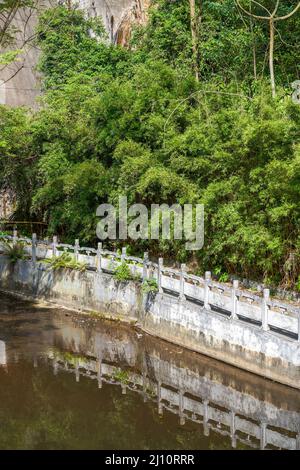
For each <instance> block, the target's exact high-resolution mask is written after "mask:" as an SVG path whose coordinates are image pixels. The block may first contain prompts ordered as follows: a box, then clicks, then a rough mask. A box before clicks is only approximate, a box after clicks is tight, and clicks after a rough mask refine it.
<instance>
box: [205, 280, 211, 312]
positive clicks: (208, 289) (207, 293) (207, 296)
mask: <svg viewBox="0 0 300 470" xmlns="http://www.w3.org/2000/svg"><path fill="white" fill-rule="evenodd" d="M210 282H211V272H210V271H206V272H205V285H204V308H205V309H206V310H210V305H209V291H210Z"/></svg>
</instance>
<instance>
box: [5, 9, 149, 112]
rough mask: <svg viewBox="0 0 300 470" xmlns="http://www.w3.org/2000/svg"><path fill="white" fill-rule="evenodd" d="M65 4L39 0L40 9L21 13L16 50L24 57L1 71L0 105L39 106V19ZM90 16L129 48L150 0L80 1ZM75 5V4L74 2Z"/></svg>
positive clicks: (112, 39)
mask: <svg viewBox="0 0 300 470" xmlns="http://www.w3.org/2000/svg"><path fill="white" fill-rule="evenodd" d="M58 1H60V2H61V3H62V1H63V0H37V1H36V3H37V8H36V9H32V10H31V9H26V10H25V9H21V10H20V11H18V12H17V13H16V15H15V18H14V25H15V26H16V29H17V30H18V31H19V32H18V34H17V40H16V44H15V47H16V48H22V49H23V50H24V53H23V55H22V57H21V58H19V60H18V61H16V62H15V63H13V64H11V65H9V66H6V67H2V68H1V67H0V104H7V105H10V106H23V105H25V106H26V105H27V106H35V101H36V97H37V96H38V95H39V93H40V86H39V76H38V73H37V71H36V63H37V60H38V53H39V51H38V49H37V48H36V47H35V46H34V45H33V41H32V40H31V38H32V37H33V36H34V30H35V25H36V22H37V17H38V15H39V14H40V12H41V11H42V10H43V9H45V8H49V6H50V7H51V6H53V5H55V4H56V3H57V2H58ZM76 3H77V4H78V5H79V7H80V8H81V9H83V10H84V11H85V12H86V14H87V15H88V16H97V17H101V18H102V21H103V24H104V27H105V29H106V31H107V33H108V37H109V40H110V41H111V42H112V43H117V44H120V45H122V46H126V45H127V44H128V41H129V38H130V34H131V30H132V26H133V24H144V23H145V22H146V20H147V9H148V7H149V3H150V0H77V2H76ZM74 4H75V2H74Z"/></svg>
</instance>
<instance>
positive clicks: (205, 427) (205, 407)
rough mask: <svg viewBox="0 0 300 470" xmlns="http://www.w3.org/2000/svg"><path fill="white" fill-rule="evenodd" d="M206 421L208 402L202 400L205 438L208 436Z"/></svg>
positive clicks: (207, 418)
mask: <svg viewBox="0 0 300 470" xmlns="http://www.w3.org/2000/svg"><path fill="white" fill-rule="evenodd" d="M208 420H209V417H208V400H203V430H204V436H206V437H207V436H209V425H208Z"/></svg>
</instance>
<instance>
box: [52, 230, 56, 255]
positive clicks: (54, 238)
mask: <svg viewBox="0 0 300 470" xmlns="http://www.w3.org/2000/svg"><path fill="white" fill-rule="evenodd" d="M56 256H57V236H56V235H54V237H53V242H52V258H56Z"/></svg>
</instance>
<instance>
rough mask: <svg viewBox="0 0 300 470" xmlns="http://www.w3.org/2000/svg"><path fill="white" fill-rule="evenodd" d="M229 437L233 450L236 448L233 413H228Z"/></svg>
mask: <svg viewBox="0 0 300 470" xmlns="http://www.w3.org/2000/svg"><path fill="white" fill-rule="evenodd" d="M230 437H231V446H232V447H233V449H235V448H236V435H235V413H234V411H231V412H230Z"/></svg>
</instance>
